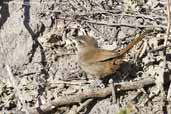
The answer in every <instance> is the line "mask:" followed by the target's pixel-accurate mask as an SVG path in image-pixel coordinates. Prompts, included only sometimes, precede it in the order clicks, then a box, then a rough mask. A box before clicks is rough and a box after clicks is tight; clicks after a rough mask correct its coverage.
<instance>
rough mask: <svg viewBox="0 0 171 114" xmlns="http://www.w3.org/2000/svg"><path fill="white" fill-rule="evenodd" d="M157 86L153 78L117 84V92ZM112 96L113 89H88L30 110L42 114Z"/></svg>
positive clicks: (33, 113) (34, 113) (31, 113)
mask: <svg viewBox="0 0 171 114" xmlns="http://www.w3.org/2000/svg"><path fill="white" fill-rule="evenodd" d="M153 84H155V80H154V79H153V78H150V77H149V78H146V79H142V80H138V81H134V82H122V83H116V84H115V85H116V90H117V91H127V90H135V89H140V88H143V87H145V86H149V85H153ZM111 94H112V90H111V87H106V88H103V89H102V88H94V89H88V90H85V91H83V92H82V93H79V94H77V95H70V96H61V97H58V98H56V99H55V100H53V101H51V102H48V103H46V104H43V105H41V106H40V107H38V108H30V110H29V111H30V114H40V113H42V112H47V111H50V110H52V109H53V108H54V107H60V106H64V105H71V104H76V103H80V102H81V101H84V100H86V99H89V98H104V97H107V96H109V95H111Z"/></svg>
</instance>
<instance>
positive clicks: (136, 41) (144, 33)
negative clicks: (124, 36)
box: [119, 30, 152, 56]
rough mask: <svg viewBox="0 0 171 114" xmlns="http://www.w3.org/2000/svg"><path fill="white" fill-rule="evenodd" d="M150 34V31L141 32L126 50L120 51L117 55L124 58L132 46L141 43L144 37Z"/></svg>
mask: <svg viewBox="0 0 171 114" xmlns="http://www.w3.org/2000/svg"><path fill="white" fill-rule="evenodd" d="M150 32H152V30H146V31H144V32H142V33H141V34H140V35H138V36H136V37H135V38H134V39H133V41H132V42H130V43H129V44H128V46H127V47H126V48H124V49H122V50H121V51H120V52H119V55H120V56H124V55H125V54H126V53H128V51H129V50H130V49H132V48H133V47H134V45H136V44H137V43H138V42H139V41H141V40H142V39H143V38H144V37H145V35H146V34H148V33H150Z"/></svg>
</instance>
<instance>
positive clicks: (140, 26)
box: [83, 20, 167, 29]
mask: <svg viewBox="0 0 171 114" xmlns="http://www.w3.org/2000/svg"><path fill="white" fill-rule="evenodd" d="M83 21H85V22H87V23H92V24H97V25H106V26H111V27H120V26H125V27H130V28H163V29H166V28H167V26H165V25H133V24H126V23H125V24H124V23H109V22H107V21H103V22H102V21H94V20H83Z"/></svg>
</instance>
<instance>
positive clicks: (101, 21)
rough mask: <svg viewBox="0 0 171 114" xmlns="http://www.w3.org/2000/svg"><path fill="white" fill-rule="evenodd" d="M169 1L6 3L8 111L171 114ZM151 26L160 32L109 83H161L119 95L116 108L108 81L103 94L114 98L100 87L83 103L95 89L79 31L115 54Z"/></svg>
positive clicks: (1, 6)
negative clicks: (80, 53)
mask: <svg viewBox="0 0 171 114" xmlns="http://www.w3.org/2000/svg"><path fill="white" fill-rule="evenodd" d="M167 4H168V3H167V1H164V0H122V1H120V0H97V1H96V0H23V1H22V0H1V1H0V112H1V114H25V113H26V114H29V113H34V114H37V113H39V114H42V113H47V114H145V113H147V114H169V113H170V112H171V108H170V107H171V104H170V96H171V87H170V89H169V85H170V73H171V62H170V61H171V59H170V58H171V57H170V56H171V50H170V46H171V43H170V39H168V41H167V44H168V46H167V48H166V51H165V50H164V48H163V46H165V39H166V38H167V37H169V32H170V30H169V27H168V25H169V21H168V19H167V17H168V14H169V13H168V10H167ZM146 29H152V30H153V33H151V34H148V35H147V36H146V37H145V38H144V39H143V41H142V42H140V43H139V44H138V45H137V46H135V47H134V48H133V49H132V50H131V51H130V52H129V53H128V54H127V56H126V57H125V60H126V63H125V64H124V65H123V66H122V67H121V69H120V70H119V71H118V72H116V73H115V74H113V75H112V76H110V77H109V79H113V81H114V83H118V84H120V83H124V82H128V85H129V84H131V83H132V82H136V81H139V80H143V79H147V78H150V79H153V80H154V81H151V82H150V84H149V85H148V84H145V86H141V85H138V86H137V87H135V88H134V89H131V90H129V89H130V88H131V87H132V88H133V86H130V88H128V89H125V90H124V89H123V90H122V89H121V91H116V98H117V103H116V102H112V96H111V90H109V89H108V88H110V84H109V83H108V80H109V79H106V80H105V81H104V82H105V85H106V88H104V89H100V88H99V89H100V90H99V91H104V90H107V91H110V92H109V94H108V92H106V93H104V95H99V94H97V93H96V92H98V90H97V91H93V93H94V94H88V93H89V92H87V93H86V95H87V96H86V97H85V96H84V95H83V96H84V98H82V97H81V95H82V94H80V93H81V92H83V91H84V90H87V89H89V84H85V83H83V82H85V81H86V80H85V79H86V75H87V74H86V73H85V72H84V71H83V70H82V69H81V68H80V67H79V65H78V60H77V59H76V58H77V55H76V53H77V49H76V46H75V44H74V42H73V41H72V39H73V38H74V35H75V34H76V31H78V33H77V35H80V34H83V32H82V31H87V33H88V34H89V35H90V36H92V37H94V38H95V39H96V40H97V41H98V45H99V46H100V47H102V48H104V49H109V50H114V49H116V48H123V47H126V45H127V44H128V43H129V42H130V41H131V40H132V39H133V38H134V37H135V36H136V35H138V34H140V32H142V31H144V30H146ZM167 30H168V31H169V32H167ZM165 52H166V53H165ZM163 78H164V81H163ZM148 81H149V80H147V82H148ZM143 84H144V83H143ZM162 88H163V89H162ZM111 89H112V88H111ZM93 90H94V89H93ZM84 93H85V92H84ZM91 93H92V92H91ZM69 98H73V99H69ZM79 98H80V99H81V101H80V102H78V101H79ZM60 103H61V104H60ZM36 107H38V108H37V111H36V112H34V110H33V109H35V108H36ZM42 107H46V108H42ZM38 109H39V110H38Z"/></svg>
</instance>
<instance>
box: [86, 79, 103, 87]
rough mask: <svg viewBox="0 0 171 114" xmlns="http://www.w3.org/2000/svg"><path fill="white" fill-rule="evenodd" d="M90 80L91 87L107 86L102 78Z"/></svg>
mask: <svg viewBox="0 0 171 114" xmlns="http://www.w3.org/2000/svg"><path fill="white" fill-rule="evenodd" d="M89 82H90V86H91V87H100V88H105V85H104V84H103V81H102V80H100V79H95V80H89Z"/></svg>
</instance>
